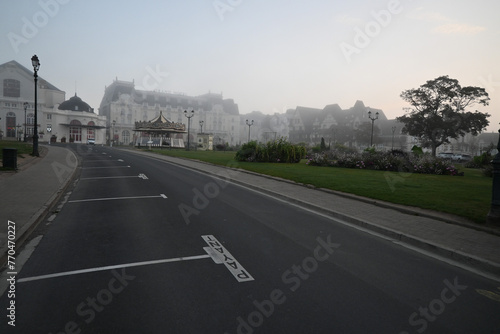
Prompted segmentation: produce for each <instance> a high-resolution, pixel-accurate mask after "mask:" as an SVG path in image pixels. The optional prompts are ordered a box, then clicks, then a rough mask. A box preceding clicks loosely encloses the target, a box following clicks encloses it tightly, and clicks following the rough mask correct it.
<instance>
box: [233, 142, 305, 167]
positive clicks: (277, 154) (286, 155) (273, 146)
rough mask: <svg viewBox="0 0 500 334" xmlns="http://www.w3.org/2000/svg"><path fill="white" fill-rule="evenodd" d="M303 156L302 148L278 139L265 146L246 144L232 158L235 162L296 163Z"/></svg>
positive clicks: (303, 149) (252, 143)
mask: <svg viewBox="0 0 500 334" xmlns="http://www.w3.org/2000/svg"><path fill="white" fill-rule="evenodd" d="M305 155H306V149H305V147H304V146H301V145H293V144H291V143H289V142H288V141H287V140H286V139H284V138H280V139H278V140H274V141H269V142H267V143H266V144H257V142H256V141H251V142H249V143H246V144H244V145H243V146H242V147H241V149H240V150H239V151H238V152H236V155H235V157H234V158H235V159H236V160H237V161H250V162H253V161H256V162H282V163H297V162H299V161H300V160H301V159H303V158H304V157H305Z"/></svg>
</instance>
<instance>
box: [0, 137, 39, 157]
mask: <svg viewBox="0 0 500 334" xmlns="http://www.w3.org/2000/svg"><path fill="white" fill-rule="evenodd" d="M4 148H17V156H18V157H19V158H21V157H23V155H30V154H31V153H32V152H33V145H32V144H31V143H24V142H21V141H10V140H0V159H2V158H3V149H4Z"/></svg>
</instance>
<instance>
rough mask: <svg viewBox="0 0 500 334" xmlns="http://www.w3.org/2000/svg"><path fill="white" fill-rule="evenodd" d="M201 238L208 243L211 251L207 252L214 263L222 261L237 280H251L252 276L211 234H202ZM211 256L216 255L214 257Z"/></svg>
mask: <svg viewBox="0 0 500 334" xmlns="http://www.w3.org/2000/svg"><path fill="white" fill-rule="evenodd" d="M201 237H202V238H203V240H205V242H206V243H207V244H208V246H209V247H210V248H211V249H212V251H211V252H208V251H207V250H205V251H207V253H208V254H209V255H210V257H212V259H213V260H214V262H215V263H218V262H221V263H224V265H225V266H226V268H227V269H228V270H229V272H230V273H231V274H233V276H234V278H236V280H237V281H238V282H240V283H241V282H248V281H253V280H254V278H253V277H252V275H250V273H249V272H248V271H246V269H245V268H243V266H242V265H241V264H240V263H239V262H238V261H236V259H235V258H234V256H232V255H231V253H229V251H228V250H227V249H226V248H224V246H222V244H221V243H220V242H219V241H218V240H217V239H216V238H215V237H214V236H213V235H202V236H201ZM213 256H216V258H214V257H213Z"/></svg>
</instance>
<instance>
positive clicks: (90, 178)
mask: <svg viewBox="0 0 500 334" xmlns="http://www.w3.org/2000/svg"><path fill="white" fill-rule="evenodd" d="M134 177H138V178H141V179H142V177H140V176H138V175H134V176H102V177H85V178H82V179H80V181H83V180H100V179H126V178H134Z"/></svg>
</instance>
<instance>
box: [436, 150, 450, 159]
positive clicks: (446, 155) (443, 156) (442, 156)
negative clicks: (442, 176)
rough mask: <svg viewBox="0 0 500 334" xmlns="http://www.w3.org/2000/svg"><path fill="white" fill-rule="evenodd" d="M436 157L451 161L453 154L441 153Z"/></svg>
mask: <svg viewBox="0 0 500 334" xmlns="http://www.w3.org/2000/svg"><path fill="white" fill-rule="evenodd" d="M437 156H438V158H441V159H450V160H451V159H453V153H451V152H441V153H439V154H438V155H437Z"/></svg>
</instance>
